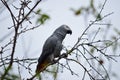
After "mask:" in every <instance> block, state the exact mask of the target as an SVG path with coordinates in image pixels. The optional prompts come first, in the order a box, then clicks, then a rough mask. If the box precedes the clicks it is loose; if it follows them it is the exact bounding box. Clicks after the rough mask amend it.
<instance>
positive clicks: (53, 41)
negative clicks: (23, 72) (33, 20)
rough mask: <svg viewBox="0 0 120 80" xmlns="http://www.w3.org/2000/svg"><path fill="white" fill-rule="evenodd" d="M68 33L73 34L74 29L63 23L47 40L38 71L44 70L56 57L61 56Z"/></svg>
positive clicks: (39, 60)
mask: <svg viewBox="0 0 120 80" xmlns="http://www.w3.org/2000/svg"><path fill="white" fill-rule="evenodd" d="M66 34H72V30H71V29H70V28H69V27H68V26H67V25H61V26H60V27H59V28H57V29H56V30H55V31H54V32H53V34H52V35H51V36H50V37H49V38H48V39H47V40H46V42H45V44H44V46H43V50H42V54H41V56H40V57H39V59H38V64H37V68H36V73H40V72H41V71H43V70H44V69H45V68H46V67H47V66H48V65H50V64H51V63H52V62H53V61H54V58H56V57H59V56H60V52H61V50H62V47H63V45H62V41H63V40H64V38H65V36H66Z"/></svg>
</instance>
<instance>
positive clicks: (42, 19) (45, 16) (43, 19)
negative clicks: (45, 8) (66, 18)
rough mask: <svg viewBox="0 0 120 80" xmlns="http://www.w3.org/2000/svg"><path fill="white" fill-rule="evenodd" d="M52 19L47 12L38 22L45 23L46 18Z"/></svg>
mask: <svg viewBox="0 0 120 80" xmlns="http://www.w3.org/2000/svg"><path fill="white" fill-rule="evenodd" d="M48 19H50V17H49V16H48V15H47V14H42V15H41V16H40V17H39V18H38V19H37V23H40V24H44V23H45V21H46V20H48Z"/></svg>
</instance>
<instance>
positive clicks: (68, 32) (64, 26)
mask: <svg viewBox="0 0 120 80" xmlns="http://www.w3.org/2000/svg"><path fill="white" fill-rule="evenodd" d="M60 28H61V30H62V31H64V32H65V33H66V34H70V35H71V34H72V30H71V29H70V27H69V26H67V25H61V26H60Z"/></svg>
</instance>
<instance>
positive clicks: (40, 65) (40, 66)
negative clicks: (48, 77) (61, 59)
mask: <svg viewBox="0 0 120 80" xmlns="http://www.w3.org/2000/svg"><path fill="white" fill-rule="evenodd" d="M49 65H50V62H48V61H44V62H43V63H41V64H40V63H38V65H37V68H36V73H40V72H42V71H43V70H45V69H46V68H47V66H49Z"/></svg>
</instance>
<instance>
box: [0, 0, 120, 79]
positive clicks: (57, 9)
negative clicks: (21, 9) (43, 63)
mask: <svg viewBox="0 0 120 80" xmlns="http://www.w3.org/2000/svg"><path fill="white" fill-rule="evenodd" d="M13 1H14V0H13ZM103 1H104V0H103ZM103 1H101V0H96V1H95V3H96V5H97V3H101V2H103ZM119 3H120V1H119V0H107V3H106V5H105V7H104V9H103V12H102V14H103V15H106V14H108V13H111V12H114V14H112V15H110V16H109V17H108V18H106V19H105V21H110V22H111V23H112V28H115V27H116V28H119V25H120V22H119V21H120V16H119V14H120V8H119ZM10 4H11V3H10ZM14 4H15V5H17V4H18V3H16V2H14ZM88 4H89V0H84V1H83V0H44V1H42V2H41V3H40V4H39V6H38V7H37V8H41V9H42V12H43V13H47V14H48V15H49V16H50V20H48V21H47V22H46V24H44V25H42V26H40V27H39V28H38V29H35V30H33V31H30V32H27V33H25V34H24V35H22V36H20V37H19V40H18V42H19V41H20V42H21V43H22V44H21V43H18V44H17V46H18V47H17V51H16V54H15V56H17V57H19V58H23V56H27V57H30V58H34V57H35V58H36V57H39V56H40V53H41V50H42V46H43V44H44V42H45V40H46V39H47V38H48V37H49V36H50V35H51V34H52V33H53V31H54V30H55V29H56V28H57V27H59V26H60V25H62V24H66V25H68V26H69V27H70V28H71V29H72V32H73V34H72V35H67V36H66V38H65V40H64V41H63V44H64V45H65V46H73V45H74V43H75V42H76V41H77V39H78V37H79V36H80V35H81V34H82V32H83V31H84V30H85V28H86V25H85V20H84V17H83V16H75V15H74V13H73V12H72V11H71V10H70V9H71V8H74V9H79V8H80V7H81V6H87V5H88ZM1 5H2V4H0V12H1V11H2V10H3V9H5V8H3V7H2V8H1ZM32 5H33V4H31V6H32ZM37 8H36V10H37ZM8 13H9V12H8V11H7V9H5V10H3V11H2V12H1V14H0V16H1V17H0V25H1V26H0V32H1V33H2V34H0V39H1V38H2V37H3V36H4V35H6V34H7V33H9V32H11V33H12V29H11V30H8V27H10V26H11V25H12V22H11V18H10V14H8ZM14 13H15V11H14ZM15 14H17V13H15ZM90 20H93V18H91V17H90V18H89V19H88V21H87V22H88V23H89V21H90ZM35 23H36V19H32V24H31V25H30V26H34V25H35ZM28 24H29V23H25V25H28ZM96 29H97V28H96ZM37 34H39V35H37ZM110 34H112V32H110ZM8 40H9V39H6V40H5V41H3V42H2V43H0V45H2V44H5V43H6V42H7V41H8ZM23 44H24V45H23ZM22 46H25V48H23V47H22ZM26 50H27V53H26ZM71 64H72V63H71ZM71 66H72V69H73V70H75V71H76V72H78V74H81V73H83V72H82V69H80V70H79V71H81V72H79V71H78V69H77V67H78V65H76V64H74V65H71ZM119 66H120V59H118V62H117V63H115V62H114V61H113V66H112V67H113V68H112V70H113V71H115V72H118V73H119V71H118V69H119ZM35 68H36V67H35V66H33V71H34V70H35ZM24 70H25V69H23V77H25V76H27V75H28V72H25V74H24ZM59 75H60V77H59V78H58V80H71V79H72V80H79V78H78V77H76V76H74V75H71V73H70V72H69V71H67V70H65V71H64V73H62V74H59ZM118 75H119V77H120V74H118ZM66 76H67V77H66ZM80 77H82V75H80ZM48 80H49V79H48ZM112 80H116V78H113V79H112Z"/></svg>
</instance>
